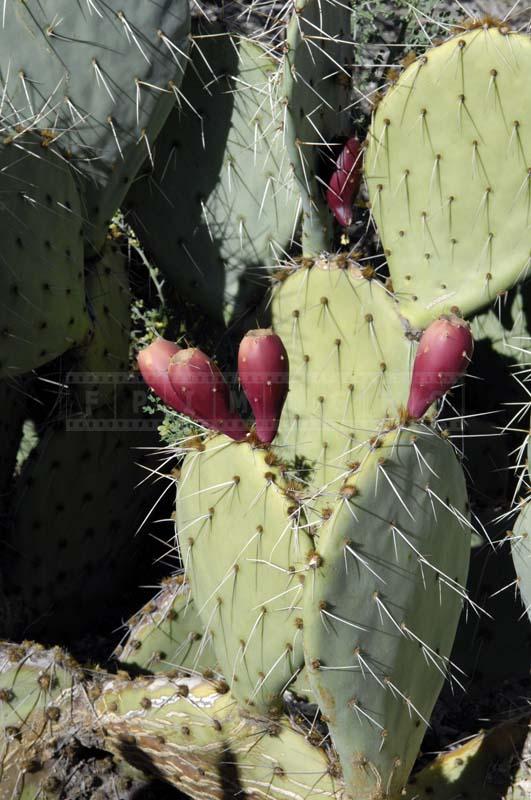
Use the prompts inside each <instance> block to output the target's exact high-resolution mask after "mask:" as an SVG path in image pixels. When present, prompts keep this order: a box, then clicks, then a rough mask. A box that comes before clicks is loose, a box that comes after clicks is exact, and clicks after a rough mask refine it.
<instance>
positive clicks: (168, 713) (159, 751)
mask: <svg viewBox="0 0 531 800" xmlns="http://www.w3.org/2000/svg"><path fill="white" fill-rule="evenodd" d="M226 689H227V687H226V686H224V687H223V686H219V685H218V686H216V685H214V684H212V683H208V682H207V681H204V680H202V679H199V678H197V677H194V678H180V679H169V678H167V677H165V676H159V677H157V678H137V679H136V680H135V681H131V682H127V681H120V680H110V681H108V682H107V683H106V684H104V685H103V687H102V693H101V696H100V698H99V699H98V700H97V701H96V703H95V708H96V712H97V714H98V720H99V722H100V724H101V726H102V728H104V729H105V731H106V745H107V747H108V748H109V749H111V750H112V751H113V752H115V753H117V754H118V756H119V757H120V758H121V759H124V758H125V759H126V760H129V761H130V763H132V764H139V763H140V764H142V758H143V757H144V762H143V763H144V764H147V765H151V768H152V770H153V771H154V772H155V773H156V774H158V775H159V776H164V779H165V780H166V781H168V783H171V784H173V785H174V786H177V787H178V788H179V789H180V790H181V791H184V792H185V794H186V795H188V796H189V797H192V798H196V799H197V800H203V798H204V797H205V795H207V796H208V797H209V798H212V800H223V798H226V797H228V796H229V797H233V796H236V795H237V794H238V793H241V792H243V793H245V795H246V796H249V797H268V798H270V799H271V800H285V798H286V797H290V798H291V799H292V800H338V793H337V794H336V789H339V782H338V780H337V775H338V767H337V764H336V763H335V762H334V761H332V760H331V759H330V758H329V757H328V756H327V754H326V752H325V750H324V748H320V747H314V746H312V745H311V744H310V742H309V741H307V739H306V738H305V736H304V735H303V733H301V732H300V731H297V730H296V729H295V728H294V726H293V727H292V725H291V723H290V721H289V720H288V719H286V718H281V719H280V720H279V721H273V722H271V721H268V720H264V719H258V720H256V719H253V718H252V717H248V716H247V715H241V716H240V713H239V710H238V705H237V703H235V701H234V697H232V695H231V694H230V693H226ZM146 756H147V758H146Z"/></svg>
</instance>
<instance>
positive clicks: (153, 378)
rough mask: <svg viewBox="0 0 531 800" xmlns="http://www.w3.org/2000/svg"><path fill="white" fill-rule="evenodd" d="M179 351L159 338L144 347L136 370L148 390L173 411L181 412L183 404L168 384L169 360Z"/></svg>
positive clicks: (174, 345)
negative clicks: (138, 371) (140, 374)
mask: <svg viewBox="0 0 531 800" xmlns="http://www.w3.org/2000/svg"><path fill="white" fill-rule="evenodd" d="M180 349H181V348H180V347H179V345H177V344H174V343H173V342H169V341H168V340H167V339H163V338H162V337H159V338H158V339H155V341H154V342H151V344H150V345H148V346H147V347H144V349H143V350H141V351H140V353H139V354H138V358H137V363H138V368H139V370H140V372H141V373H142V377H143V378H144V380H145V382H146V383H147V385H148V386H149V388H150V389H153V391H154V392H155V394H156V395H158V396H159V397H160V399H161V400H163V401H164V402H165V403H166V405H167V406H170V408H173V409H175V411H182V410H183V404H182V402H181V399H180V397H179V396H178V395H177V393H176V391H175V389H174V388H173V387H172V385H171V383H170V379H169V377H168V367H169V364H170V358H171V357H172V356H174V355H175V354H176V353H178V352H179V350H180Z"/></svg>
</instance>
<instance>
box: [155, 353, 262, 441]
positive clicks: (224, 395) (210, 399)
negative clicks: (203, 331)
mask: <svg viewBox="0 0 531 800" xmlns="http://www.w3.org/2000/svg"><path fill="white" fill-rule="evenodd" d="M168 376H169V379H170V383H171V385H172V387H173V389H174V391H175V392H176V394H177V396H178V397H179V401H180V402H181V404H182V408H183V412H184V413H185V414H187V415H188V416H189V417H191V418H192V419H194V420H196V421H197V422H200V423H201V424H202V425H205V427H207V428H211V429H212V430H215V431H220V432H221V433H225V434H226V435H227V436H230V437H231V438H232V439H235V440H236V441H241V440H242V439H244V438H245V436H246V435H247V428H246V426H245V423H244V422H243V420H242V419H241V417H240V416H239V415H238V414H237V413H236V412H235V411H232V410H231V408H230V392H229V387H228V386H227V384H226V383H225V381H224V380H223V375H222V374H221V372H220V371H219V369H218V367H217V366H216V365H215V364H214V362H213V361H211V360H210V358H209V357H208V356H207V355H205V354H204V353H203V352H201V350H199V349H198V348H197V347H190V348H189V349H187V350H181V351H180V352H179V353H177V354H176V355H174V356H173V358H172V359H171V360H170V365H169V368H168Z"/></svg>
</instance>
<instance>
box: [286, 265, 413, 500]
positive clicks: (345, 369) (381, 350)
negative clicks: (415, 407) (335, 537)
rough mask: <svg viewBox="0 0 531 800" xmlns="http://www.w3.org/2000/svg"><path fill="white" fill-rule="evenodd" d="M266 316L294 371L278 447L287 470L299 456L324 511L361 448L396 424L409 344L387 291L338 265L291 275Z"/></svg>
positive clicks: (410, 352)
mask: <svg viewBox="0 0 531 800" xmlns="http://www.w3.org/2000/svg"><path fill="white" fill-rule="evenodd" d="M272 312H273V325H274V328H275V332H276V333H278V334H279V336H280V337H281V339H282V341H283V342H284V346H285V347H286V349H287V351H288V356H289V365H290V391H289V394H288V397H287V401H286V405H285V407H284V411H283V413H282V418H281V421H280V428H279V433H278V436H277V437H276V439H275V443H274V444H275V447H277V448H278V450H277V452H278V453H279V456H280V457H281V458H282V459H285V460H286V461H289V462H290V463H291V462H293V461H294V460H295V459H296V457H297V456H299V457H300V456H302V455H303V456H304V458H305V459H306V460H307V461H308V463H309V465H310V466H311V469H309V470H308V471H307V472H306V473H305V475H304V477H305V479H306V480H307V481H308V482H309V486H308V490H309V491H310V490H311V489H313V490H314V491H315V493H316V495H317V494H319V493H321V492H322V495H323V498H321V499H322V502H326V498H327V493H328V492H329V491H332V492H335V491H336V490H337V488H339V486H341V484H342V482H343V481H344V479H345V477H346V475H348V472H349V470H350V469H351V468H352V464H353V463H356V462H358V461H359V460H360V455H359V449H360V446H362V445H363V443H365V442H367V440H368V439H370V438H371V437H377V436H378V434H379V433H380V432H381V431H382V430H383V429H384V428H385V427H386V426H388V425H389V424H392V422H393V420H395V421H396V420H397V419H398V417H399V416H400V413H401V410H402V408H403V406H405V404H406V402H407V396H408V392H409V375H410V365H411V363H412V360H413V357H414V348H415V343H414V342H411V341H409V340H408V339H407V338H406V337H405V335H404V331H403V328H402V325H401V322H400V319H399V317H398V315H397V313H396V303H394V302H393V300H392V298H391V296H390V294H389V292H388V291H387V290H386V288H385V287H384V286H383V284H382V283H380V282H379V281H378V280H369V279H367V278H364V277H363V271H362V270H360V269H359V266H358V265H356V264H355V263H354V262H351V261H348V260H347V259H345V258H341V257H338V258H330V259H328V260H327V259H321V260H318V261H316V262H315V264H314V265H311V266H309V267H306V266H302V267H300V268H299V269H297V270H295V271H294V272H293V273H292V274H291V275H289V276H288V277H287V278H286V279H285V280H283V281H282V282H281V283H280V284H279V286H278V287H277V289H276V290H275V293H274V295H273V303H272ZM314 499H315V498H314ZM318 501H319V502H321V500H319V499H318Z"/></svg>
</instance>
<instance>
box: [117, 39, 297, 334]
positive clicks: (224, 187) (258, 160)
mask: <svg viewBox="0 0 531 800" xmlns="http://www.w3.org/2000/svg"><path fill="white" fill-rule="evenodd" d="M213 33H215V31H213ZM192 57H193V62H192V64H193V69H190V70H189V71H188V72H187V75H186V78H185V81H184V84H183V87H182V93H183V96H184V97H185V98H186V102H184V101H183V104H182V106H183V107H182V109H181V110H180V111H179V110H175V111H174V112H172V114H171V116H170V117H169V119H168V121H167V122H166V124H165V126H164V128H163V130H162V133H161V135H160V137H159V139H158V141H157V166H156V169H155V172H154V173H153V174H151V173H148V176H147V178H145V179H142V180H138V181H137V182H136V183H135V185H134V187H133V188H132V191H131V192H130V194H129V196H128V199H127V205H128V207H129V208H130V209H131V210H132V212H133V213H132V224H133V226H134V228H135V231H136V233H137V235H138V236H139V238H140V240H141V241H142V243H143V246H144V247H145V248H146V250H147V251H148V252H149V253H150V254H151V256H152V257H153V259H154V261H155V263H156V265H157V267H159V269H161V270H163V271H164V273H165V274H166V275H167V276H168V277H169V279H170V280H171V282H172V283H173V284H174V285H175V286H176V287H177V288H178V290H179V292H180V293H182V295H183V296H184V297H186V298H187V299H190V300H192V301H193V302H196V303H198V304H199V305H201V307H203V308H204V309H205V310H206V312H207V313H208V314H209V315H210V316H214V317H218V318H221V317H222V315H223V311H224V305H225V304H227V306H228V307H227V311H228V313H232V312H236V313H239V312H241V311H242V309H246V308H247V307H249V306H252V305H253V304H254V305H256V303H257V301H259V300H260V299H261V297H262V295H263V294H264V292H265V289H266V288H267V272H266V270H265V269H264V265H266V266H267V265H273V264H275V263H276V261H277V259H278V257H279V256H280V255H281V253H282V251H283V250H284V248H286V247H287V246H288V243H289V241H290V238H291V237H292V235H293V233H294V229H295V227H296V223H297V215H298V194H297V192H296V191H294V189H293V187H291V186H290V181H289V180H288V178H289V169H288V165H287V164H286V163H285V153H284V147H283V143H282V137H281V136H279V133H278V126H279V123H280V120H279V119H276V116H277V115H280V113H281V110H280V109H278V108H276V106H275V105H274V104H272V103H271V99H270V96H269V95H270V93H271V91H272V89H271V85H270V84H271V81H272V79H273V75H274V61H272V59H271V58H270V57H269V56H268V55H267V54H266V52H265V51H264V50H263V49H262V48H261V47H259V46H258V45H256V44H253V43H252V42H249V41H245V40H241V41H240V43H239V45H236V43H235V42H234V41H232V39H231V38H230V37H229V36H226V35H225V36H223V35H221V36H220V34H219V32H218V34H217V35H216V36H214V37H213V38H211V39H209V38H206V39H198V42H197V43H196V47H195V48H194V50H193V53H192ZM286 176H287V177H286ZM183 187H186V191H183ZM146 198H149V202H146Z"/></svg>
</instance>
